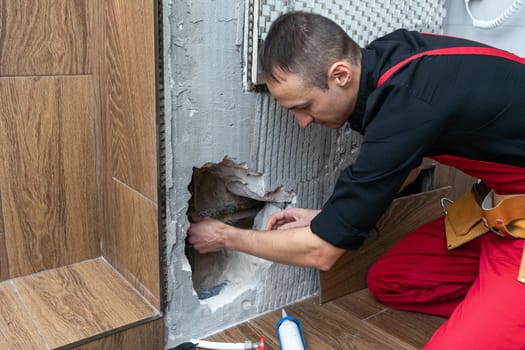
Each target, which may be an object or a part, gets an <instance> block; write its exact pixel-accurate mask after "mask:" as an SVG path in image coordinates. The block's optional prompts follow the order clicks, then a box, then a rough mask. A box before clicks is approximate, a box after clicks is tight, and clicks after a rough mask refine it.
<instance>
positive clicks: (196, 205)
mask: <svg viewBox="0 0 525 350" xmlns="http://www.w3.org/2000/svg"><path fill="white" fill-rule="evenodd" d="M188 189H189V191H190V194H191V197H190V200H189V203H188V219H189V217H190V216H191V214H192V213H197V214H199V215H201V216H208V217H213V218H215V219H218V220H221V221H223V222H225V223H227V224H229V225H233V226H236V227H240V228H248V229H251V228H254V229H258V230H259V229H264V226H265V224H266V221H267V220H268V218H269V216H270V215H271V214H272V213H273V212H275V211H278V210H282V209H284V208H286V207H288V206H289V205H291V204H293V203H294V201H295V194H294V193H293V192H290V191H285V190H284V189H283V188H282V187H281V188H278V189H275V190H272V191H267V190H266V187H265V178H264V175H263V174H261V173H258V172H255V171H252V170H250V169H248V168H247V166H246V165H244V164H238V163H236V162H235V161H233V160H232V159H230V158H228V157H226V158H224V159H223V160H222V161H221V162H220V163H207V164H205V165H203V166H202V167H200V168H194V169H193V176H192V180H191V183H190V185H189V186H188ZM185 253H186V257H187V258H188V261H189V263H190V266H191V271H192V281H193V287H194V289H195V291H196V293H197V295H198V297H199V299H200V300H202V301H208V300H210V299H213V298H217V297H219V296H220V295H222V298H223V299H224V300H226V299H228V298H224V294H227V293H230V294H236V293H237V294H238V293H240V292H242V291H245V290H247V289H249V288H253V286H254V285H255V283H256V280H254V275H255V273H256V271H257V270H258V269H260V268H261V265H264V264H266V262H265V261H264V260H262V259H260V258H257V257H253V256H249V255H247V254H243V253H239V252H232V251H220V252H214V253H208V254H200V253H198V252H197V251H195V250H194V249H193V248H192V247H190V246H189V245H186V247H185ZM232 296H233V295H232Z"/></svg>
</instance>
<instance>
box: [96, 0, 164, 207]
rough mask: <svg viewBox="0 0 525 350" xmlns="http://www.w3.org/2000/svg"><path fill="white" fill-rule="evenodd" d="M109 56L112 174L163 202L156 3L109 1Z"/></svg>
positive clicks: (109, 145) (107, 86) (109, 151)
mask: <svg viewBox="0 0 525 350" xmlns="http://www.w3.org/2000/svg"><path fill="white" fill-rule="evenodd" d="M104 15H105V16H107V20H106V22H105V24H106V26H107V27H106V33H107V46H106V52H105V58H106V60H107V61H106V67H105V73H106V74H107V76H106V77H105V79H106V84H107V85H106V86H105V88H106V90H105V91H104V92H105V94H106V103H107V105H106V106H105V108H106V111H105V117H106V118H107V120H106V125H108V130H107V131H108V132H109V136H108V140H109V142H108V147H109V149H108V150H107V152H108V157H109V160H110V162H111V168H110V169H108V170H110V175H111V176H112V177H115V178H117V179H118V180H119V181H121V182H122V183H125V184H126V185H128V186H129V187H131V188H133V189H134V190H136V191H138V192H140V193H142V194H143V195H144V196H146V197H148V198H149V199H151V200H153V201H155V202H156V201H157V157H156V154H157V149H156V147H157V146H156V141H157V136H156V135H157V130H156V85H155V84H156V79H155V67H156V66H155V65H156V61H155V26H154V24H155V20H154V18H155V17H154V6H153V1H143V0H129V1H115V0H110V1H107V4H106V9H105V13H104Z"/></svg>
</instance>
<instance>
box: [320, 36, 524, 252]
mask: <svg viewBox="0 0 525 350" xmlns="http://www.w3.org/2000/svg"><path fill="white" fill-rule="evenodd" d="M361 66H362V73H361V80H360V85H359V92H358V97H357V104H356V108H355V110H354V112H353V113H352V115H351V116H350V118H349V123H350V126H351V127H352V129H354V130H356V131H358V132H359V133H361V134H363V143H362V145H361V149H360V153H359V155H358V157H357V159H356V161H355V162H354V163H353V164H352V165H350V166H349V167H348V168H346V169H344V170H343V171H342V173H341V175H340V177H339V179H338V181H337V183H336V185H335V189H334V192H333V194H332V195H331V197H330V198H329V200H328V201H327V202H326V203H325V205H324V207H323V210H322V211H321V213H320V214H319V215H318V216H317V217H315V218H314V220H313V221H312V223H311V229H312V231H313V232H314V233H316V234H317V235H319V236H320V237H321V238H323V239H324V240H326V241H328V242H330V243H332V244H333V245H335V246H337V247H341V248H345V249H356V248H358V247H359V246H360V245H361V244H362V242H363V241H364V239H365V237H367V236H368V232H369V231H370V230H371V229H372V228H373V227H374V225H375V223H376V222H377V220H378V219H379V218H380V216H381V215H382V213H383V212H384V211H385V210H386V208H387V207H388V205H389V204H390V203H391V201H392V200H393V199H394V198H395V196H396V194H397V192H398V191H399V188H400V186H401V185H402V183H403V182H404V180H405V179H406V177H407V176H408V174H409V172H410V171H411V170H412V169H413V168H415V167H417V166H418V165H419V164H420V163H421V161H422V158H423V157H433V158H434V159H436V160H438V161H440V162H442V163H445V164H448V165H451V166H454V167H456V168H458V169H460V170H462V171H464V172H466V173H467V174H470V175H473V176H475V177H477V178H480V179H482V180H484V181H485V182H487V183H488V184H489V186H490V187H492V188H493V189H495V190H496V192H498V193H501V194H509V193H525V59H523V58H520V57H518V56H515V55H512V54H510V53H508V52H505V51H502V50H497V49H495V48H492V47H489V46H486V45H483V44H481V43H477V42H473V41H468V40H464V39H459V38H453V37H445V36H438V35H432V34H421V33H417V32H411V31H406V30H397V31H395V32H393V33H391V34H389V35H386V36H384V37H382V38H380V39H377V40H375V41H373V42H372V43H371V44H370V45H368V46H367V47H366V48H364V49H362V64H361Z"/></svg>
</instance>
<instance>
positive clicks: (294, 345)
mask: <svg viewBox="0 0 525 350" xmlns="http://www.w3.org/2000/svg"><path fill="white" fill-rule="evenodd" d="M276 328H277V335H278V336H279V343H280V344H281V350H306V342H305V341H304V334H303V328H302V327H301V322H299V320H298V319H296V318H295V317H291V316H288V315H287V314H286V311H284V309H283V311H282V317H281V319H280V320H279V322H277V325H276Z"/></svg>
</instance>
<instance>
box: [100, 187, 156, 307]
mask: <svg viewBox="0 0 525 350" xmlns="http://www.w3.org/2000/svg"><path fill="white" fill-rule="evenodd" d="M110 185H111V188H112V193H111V194H112V196H113V197H112V203H115V205H114V207H113V208H112V213H113V216H112V217H111V218H110V221H111V225H112V226H111V230H110V234H108V235H107V236H106V238H105V242H104V248H103V249H104V252H103V253H104V256H105V257H106V258H107V259H108V261H109V262H110V263H111V264H112V265H113V266H115V268H116V269H117V270H118V271H119V272H120V273H122V275H123V276H124V277H125V278H126V279H128V280H129V282H130V283H131V284H132V285H133V286H134V287H135V288H137V289H138V290H139V291H141V292H142V293H143V295H144V297H146V298H148V300H149V301H150V302H151V303H152V304H153V305H154V306H155V307H156V308H160V266H159V261H160V260H159V259H160V258H159V237H158V225H157V204H156V203H154V202H152V201H151V200H150V199H148V198H146V197H144V196H143V195H142V194H140V193H138V192H136V191H134V190H132V189H131V188H129V187H127V186H126V185H124V184H122V183H120V182H119V181H111V183H110Z"/></svg>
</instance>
